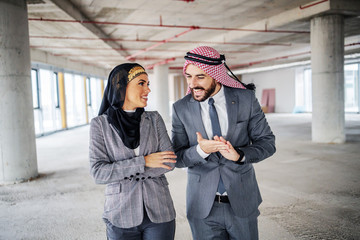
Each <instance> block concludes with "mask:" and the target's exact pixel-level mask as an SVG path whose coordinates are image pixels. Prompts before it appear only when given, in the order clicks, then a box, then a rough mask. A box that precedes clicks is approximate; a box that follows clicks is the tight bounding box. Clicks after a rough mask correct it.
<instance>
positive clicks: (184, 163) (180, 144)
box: [172, 105, 207, 168]
mask: <svg viewBox="0 0 360 240" xmlns="http://www.w3.org/2000/svg"><path fill="white" fill-rule="evenodd" d="M172 142H173V147H174V151H175V153H176V155H177V162H176V167H178V168H184V167H193V166H198V165H201V164H204V163H207V161H206V160H205V159H204V158H202V157H201V156H200V154H199V153H198V152H197V150H196V146H197V145H194V146H190V144H189V138H188V135H187V133H186V131H185V127H184V125H183V123H182V122H181V120H180V118H179V116H178V114H177V112H176V108H175V105H173V114H172Z"/></svg>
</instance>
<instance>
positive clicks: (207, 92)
mask: <svg viewBox="0 0 360 240" xmlns="http://www.w3.org/2000/svg"><path fill="white" fill-rule="evenodd" d="M194 89H201V90H205V94H204V96H203V97H201V98H200V99H196V98H195V95H194ZM215 89H216V81H215V80H214V79H213V82H212V83H211V85H210V87H209V88H208V89H205V88H203V87H194V88H191V95H192V97H193V98H194V99H195V100H196V101H198V102H203V101H205V100H206V99H208V98H209V97H210V96H211V94H213V93H214V92H215Z"/></svg>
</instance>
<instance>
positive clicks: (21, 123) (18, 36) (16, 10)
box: [0, 0, 38, 183]
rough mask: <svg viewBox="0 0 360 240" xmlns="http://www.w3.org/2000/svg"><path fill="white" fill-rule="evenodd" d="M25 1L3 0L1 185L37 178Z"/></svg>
mask: <svg viewBox="0 0 360 240" xmlns="http://www.w3.org/2000/svg"><path fill="white" fill-rule="evenodd" d="M30 68H31V65H30V48H29V31H28V20H27V5H26V1H25V0H12V1H6V0H0V183H15V182H21V181H26V180H29V179H31V178H34V177H36V176H37V175H38V170H37V160H36V146H35V128H34V112H33V104H32V103H33V100H32V91H31V77H30Z"/></svg>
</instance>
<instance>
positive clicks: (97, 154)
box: [89, 118, 145, 184]
mask: <svg viewBox="0 0 360 240" xmlns="http://www.w3.org/2000/svg"><path fill="white" fill-rule="evenodd" d="M89 158H90V173H91V175H92V177H93V178H94V179H95V183H97V184H108V183H112V182H117V181H120V180H123V179H124V178H125V177H129V176H130V175H135V174H136V173H143V172H144V171H145V159H144V157H143V156H137V157H134V158H130V159H124V160H121V161H112V160H110V159H109V157H108V154H107V151H106V145H105V140H104V134H103V128H102V125H101V122H100V121H99V119H97V118H93V119H92V120H91V123H90V143H89Z"/></svg>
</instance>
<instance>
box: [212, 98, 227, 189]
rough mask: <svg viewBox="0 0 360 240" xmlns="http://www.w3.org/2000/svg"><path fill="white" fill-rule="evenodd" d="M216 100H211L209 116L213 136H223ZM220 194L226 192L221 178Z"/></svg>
mask: <svg viewBox="0 0 360 240" xmlns="http://www.w3.org/2000/svg"><path fill="white" fill-rule="evenodd" d="M214 102H215V101H214V99H213V98H210V99H209V114H210V120H211V127H212V131H213V136H218V137H220V136H221V128H220V122H219V117H218V114H217V112H216V108H215V106H214ZM218 192H219V193H220V194H223V193H224V192H225V187H224V183H223V181H222V179H221V176H220V181H219V185H218Z"/></svg>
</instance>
